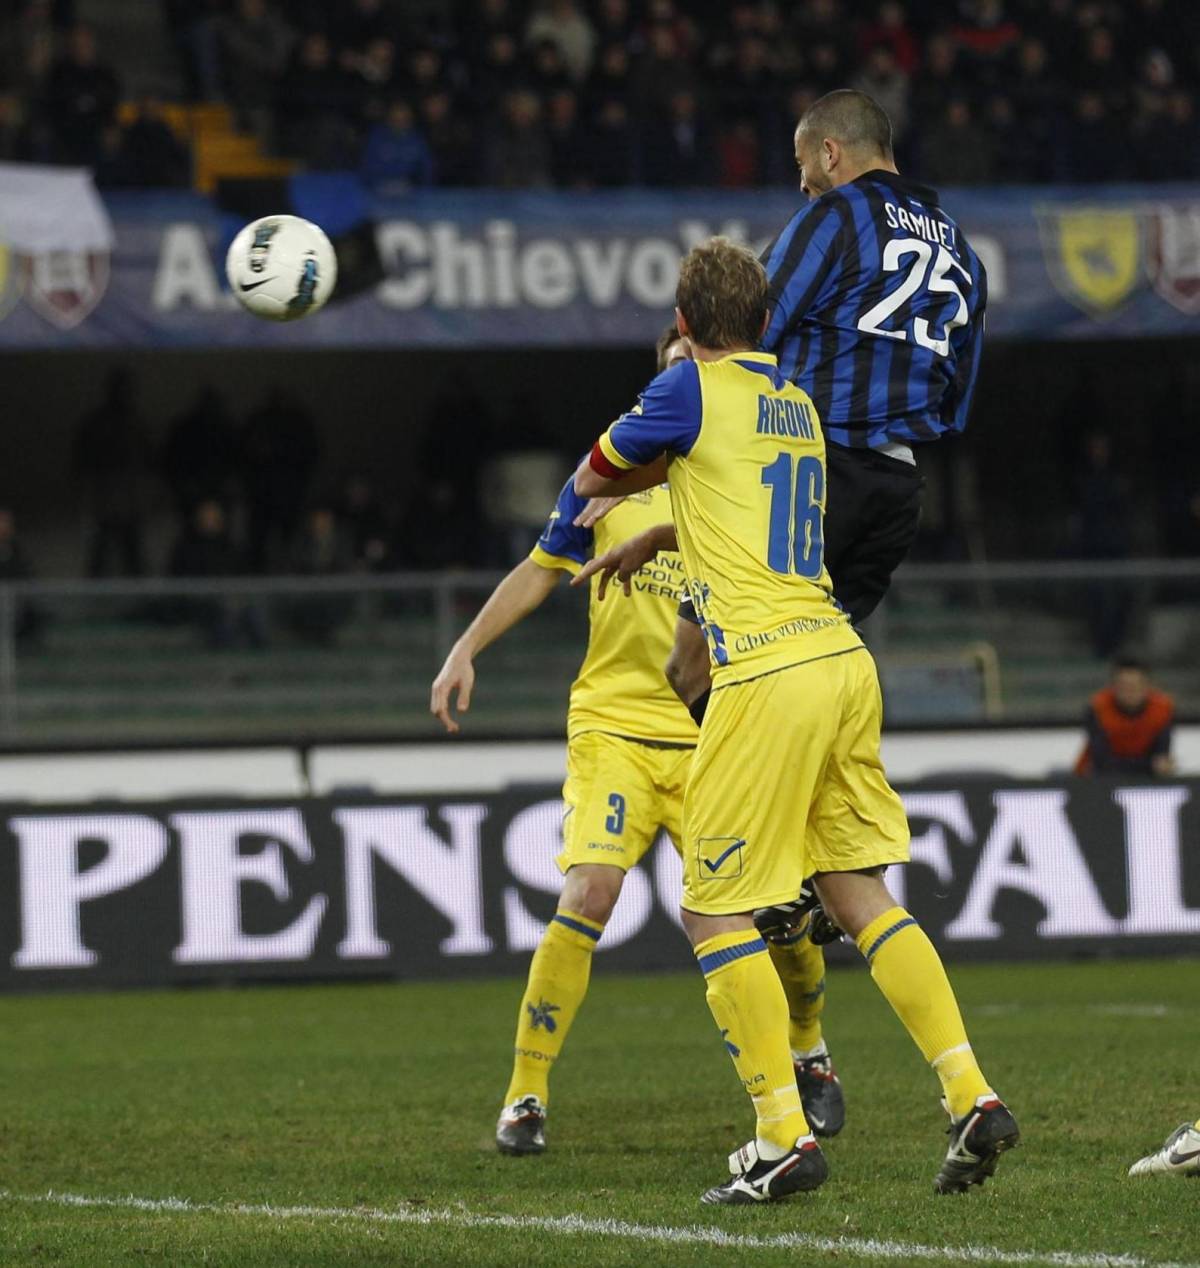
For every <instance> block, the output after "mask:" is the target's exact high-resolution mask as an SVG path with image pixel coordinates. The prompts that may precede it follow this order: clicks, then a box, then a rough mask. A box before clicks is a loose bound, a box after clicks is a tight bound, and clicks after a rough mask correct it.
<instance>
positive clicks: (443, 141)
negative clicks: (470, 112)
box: [420, 88, 479, 186]
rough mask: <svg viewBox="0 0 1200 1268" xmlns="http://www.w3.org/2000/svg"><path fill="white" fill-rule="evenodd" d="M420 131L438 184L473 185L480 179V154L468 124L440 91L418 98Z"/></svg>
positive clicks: (448, 95) (451, 98) (441, 89)
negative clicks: (419, 100)
mask: <svg viewBox="0 0 1200 1268" xmlns="http://www.w3.org/2000/svg"><path fill="white" fill-rule="evenodd" d="M420 117H421V128H422V130H423V131H424V133H425V138H426V140H427V141H428V142H429V149H430V153H431V155H432V157H433V171H434V175H435V176H436V178H437V181H438V184H440V185H450V186H461V185H473V184H475V182H476V181H477V180H478V179H479V170H478V169H479V152H478V147H477V146H476V144H475V133H474V130H473V129H472V127H471V125H470V123H469V122H468V120H467V119H466V118H464V117H463V115H462V114H461V113H460V112H459V110H458V109H457V108H456V107H455V103H454V99H453V97H451V96H450V93H449V92H448V91H447V90H446V89H444V88H440V89H438V91H437V92H432V93H430V94H429V95H428V96H427V97H422V98H421V103H420Z"/></svg>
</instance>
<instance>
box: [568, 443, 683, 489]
mask: <svg viewBox="0 0 1200 1268" xmlns="http://www.w3.org/2000/svg"><path fill="white" fill-rule="evenodd" d="M670 461H671V460H670V458H669V456H668V455H667V454H665V453H664V454H659V456H658V457H657V458H655V459H654V461H653V462H648V463H646V464H645V465H644V466H639V467H634V468H633V469H632V470H631V471H627V472H624V473H623V474H621V475H619V476H606V475H601V473H600V472H599V471H597V470H596V468H595V466H594V465H593V463H592V456H591V454H589V455H588V456H587V457H586V458H584V460H583V461H582V462H581V463H580V464H579V470H578V471H576V472H575V492H576V493H578V494H579V496H580V497H581V498H595V497H611V498H623V497H628V496H629V495H630V494H631V493H645V491H646V490H647V489H653V488H655V487H656V486H657V485H660V484H665V483H666V479H667V466H668V465H669V463H670Z"/></svg>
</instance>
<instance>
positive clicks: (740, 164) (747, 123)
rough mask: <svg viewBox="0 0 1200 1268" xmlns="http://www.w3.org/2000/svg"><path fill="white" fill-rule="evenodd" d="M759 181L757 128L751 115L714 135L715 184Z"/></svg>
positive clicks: (729, 185)
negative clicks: (715, 143)
mask: <svg viewBox="0 0 1200 1268" xmlns="http://www.w3.org/2000/svg"><path fill="white" fill-rule="evenodd" d="M761 183H762V147H761V144H760V141H759V130H758V129H757V128H756V127H755V126H754V123H753V121H752V120H750V119H739V120H738V121H737V122H736V123H733V124H732V125H730V126H727V127H725V128H723V129H722V130H721V134H720V136H718V138H717V184H718V185H720V186H721V188H722V189H748V188H750V187H752V186H754V185H759V184H761Z"/></svg>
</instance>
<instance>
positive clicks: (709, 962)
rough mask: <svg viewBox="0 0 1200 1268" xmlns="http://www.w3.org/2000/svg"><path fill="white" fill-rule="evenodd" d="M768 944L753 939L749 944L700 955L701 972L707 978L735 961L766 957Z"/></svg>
mask: <svg viewBox="0 0 1200 1268" xmlns="http://www.w3.org/2000/svg"><path fill="white" fill-rule="evenodd" d="M766 950H767V944H766V943H765V942H764V941H763V940H762V939H761V938H751V939H750V941H749V942H739V943H737V944H735V945H734V946H732V947H723V948H722V949H721V950H720V951H710V952H709V953H708V954H707V955H698V956H697V957H696V960H697V962H698V963H699V965H700V972H701V973H703V974H704V976H705V977H707V976H708V975H709V974H710V973H712V972H714V971H715V970H717V969H720V968H724V966H725V965H726V964H732V963H733V962H734V961H735V960H742V959H745V957H746V956H748V955H765V954H766Z"/></svg>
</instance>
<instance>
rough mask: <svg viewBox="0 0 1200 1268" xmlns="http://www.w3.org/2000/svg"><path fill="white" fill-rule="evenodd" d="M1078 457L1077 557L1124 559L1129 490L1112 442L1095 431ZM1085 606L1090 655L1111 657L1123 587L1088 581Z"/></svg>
mask: <svg viewBox="0 0 1200 1268" xmlns="http://www.w3.org/2000/svg"><path fill="white" fill-rule="evenodd" d="M1083 399H1085V400H1086V399H1087V397H1086V395H1085V397H1084V398H1083ZM1084 416H1085V417H1087V416H1090V415H1084ZM1083 459H1084V461H1083V467H1082V471H1081V473H1080V475H1079V477H1078V487H1077V489H1076V525H1077V527H1076V532H1077V545H1078V550H1077V553H1078V554H1079V556H1080V558H1082V559H1093V560H1103V559H1124V558H1125V557H1126V556H1127V555H1128V554H1129V548H1130V545H1131V542H1132V535H1133V534H1132V524H1131V517H1130V511H1129V490H1128V487H1127V485H1126V481H1125V479H1124V477H1123V476H1121V475H1120V474H1119V473H1118V472H1117V471H1116V469H1115V468H1114V465H1113V455H1112V439H1111V438H1110V437H1109V436H1106V435H1104V434H1103V433H1099V432H1095V433H1092V434H1091V435H1089V436H1087V437H1086V438H1085V440H1084V446H1083ZM1085 608H1086V612H1087V618H1088V632H1089V634H1090V636H1091V639H1092V647H1093V649H1094V651H1095V653H1096V655H1097V656H1102V657H1103V656H1111V655H1112V654H1113V652H1114V651H1115V650H1116V649H1117V648H1118V647H1120V645H1121V643H1122V641H1123V640H1124V637H1125V628H1126V625H1127V623H1128V620H1129V592H1128V587H1127V586H1126V585H1125V584H1124V583H1122V582H1120V581H1094V582H1089V583H1088V585H1087V586H1086V588H1085Z"/></svg>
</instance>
